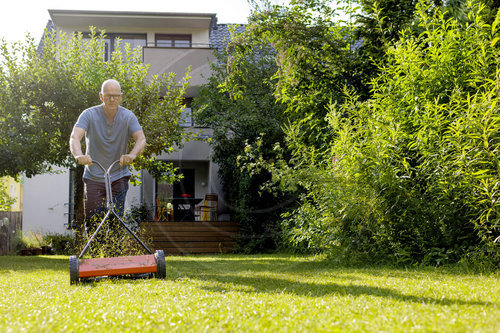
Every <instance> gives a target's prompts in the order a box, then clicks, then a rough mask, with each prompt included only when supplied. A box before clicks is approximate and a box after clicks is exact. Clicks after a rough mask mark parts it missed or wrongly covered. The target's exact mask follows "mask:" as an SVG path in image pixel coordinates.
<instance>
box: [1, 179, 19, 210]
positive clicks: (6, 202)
mask: <svg viewBox="0 0 500 333" xmlns="http://www.w3.org/2000/svg"><path fill="white" fill-rule="evenodd" d="M15 201H16V199H14V198H11V197H10V196H9V193H8V192H7V186H5V184H4V182H3V180H2V179H0V212H3V211H7V210H9V209H10V207H11V205H12V204H13V203H14V202H15Z"/></svg>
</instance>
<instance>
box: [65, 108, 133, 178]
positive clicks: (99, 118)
mask: <svg viewBox="0 0 500 333" xmlns="http://www.w3.org/2000/svg"><path fill="white" fill-rule="evenodd" d="M75 126H77V127H80V128H82V129H84V130H85V144H86V152H85V154H86V155H90V157H91V158H92V160H94V161H98V162H99V163H101V164H102V166H103V167H105V168H106V169H107V168H109V166H110V165H111V163H113V162H114V161H116V160H119V159H120V157H121V156H122V155H124V154H128V141H129V139H130V137H131V136H132V134H134V133H135V132H137V131H139V130H141V129H142V128H141V125H139V121H138V120H137V117H136V116H135V115H134V114H133V113H132V111H130V110H128V109H125V108H124V107H121V106H119V107H118V111H117V113H116V115H115V119H114V121H113V123H112V124H110V123H109V121H108V118H107V117H106V115H105V114H104V110H103V107H102V105H97V106H93V107H91V108H88V109H86V110H85V111H83V112H82V113H81V114H80V117H79V118H78V121H77V122H76V124H75ZM110 175H111V181H115V180H117V179H120V178H122V177H126V176H130V175H131V173H130V170H129V169H128V167H127V166H124V167H120V164H119V163H117V164H115V166H114V167H113V169H112V170H111V173H110ZM83 178H85V179H90V180H93V181H97V182H104V172H103V171H102V169H101V168H100V167H99V166H97V165H95V164H93V165H91V166H90V167H89V166H85V171H84V173H83Z"/></svg>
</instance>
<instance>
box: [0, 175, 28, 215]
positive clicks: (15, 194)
mask: <svg viewBox="0 0 500 333" xmlns="http://www.w3.org/2000/svg"><path fill="white" fill-rule="evenodd" d="M0 184H2V185H3V186H4V187H5V192H6V194H7V195H8V196H9V197H10V198H11V199H14V203H13V204H12V205H11V206H10V209H9V211H10V212H20V211H22V210H23V188H22V180H21V181H16V180H15V179H14V178H12V177H1V178H0Z"/></svg>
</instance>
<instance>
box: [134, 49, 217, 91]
mask: <svg viewBox="0 0 500 333" xmlns="http://www.w3.org/2000/svg"><path fill="white" fill-rule="evenodd" d="M193 46H195V45H193ZM143 55H144V58H143V59H144V63H146V64H149V65H150V66H151V67H150V73H151V75H154V74H163V73H170V72H172V73H175V74H176V78H177V80H181V79H182V78H183V77H184V75H185V74H186V70H187V68H188V67H189V66H191V73H190V76H191V79H190V80H189V82H190V87H192V88H191V89H194V87H196V86H200V85H201V84H203V83H205V81H206V78H207V77H209V76H210V75H211V69H210V63H212V62H215V60H216V59H215V56H214V55H213V49H211V48H209V47H208V45H206V46H205V47H190V48H167V47H151V46H146V47H143Z"/></svg>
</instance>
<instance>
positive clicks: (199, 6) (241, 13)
mask: <svg viewBox="0 0 500 333" xmlns="http://www.w3.org/2000/svg"><path fill="white" fill-rule="evenodd" d="M0 6H1V7H0V38H4V39H6V40H8V41H15V40H24V38H25V36H26V33H27V32H29V33H30V34H31V36H32V37H34V38H35V41H38V40H40V38H41V36H42V33H43V30H44V29H45V25H46V24H47V21H48V20H49V19H50V16H49V13H48V11H47V10H48V9H77V10H111V11H141V12H189V13H215V14H217V22H218V23H246V19H247V17H248V15H249V14H250V6H249V5H248V3H247V0H79V1H78V0H76V1H75V0H8V1H2V3H1V5H0Z"/></svg>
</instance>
